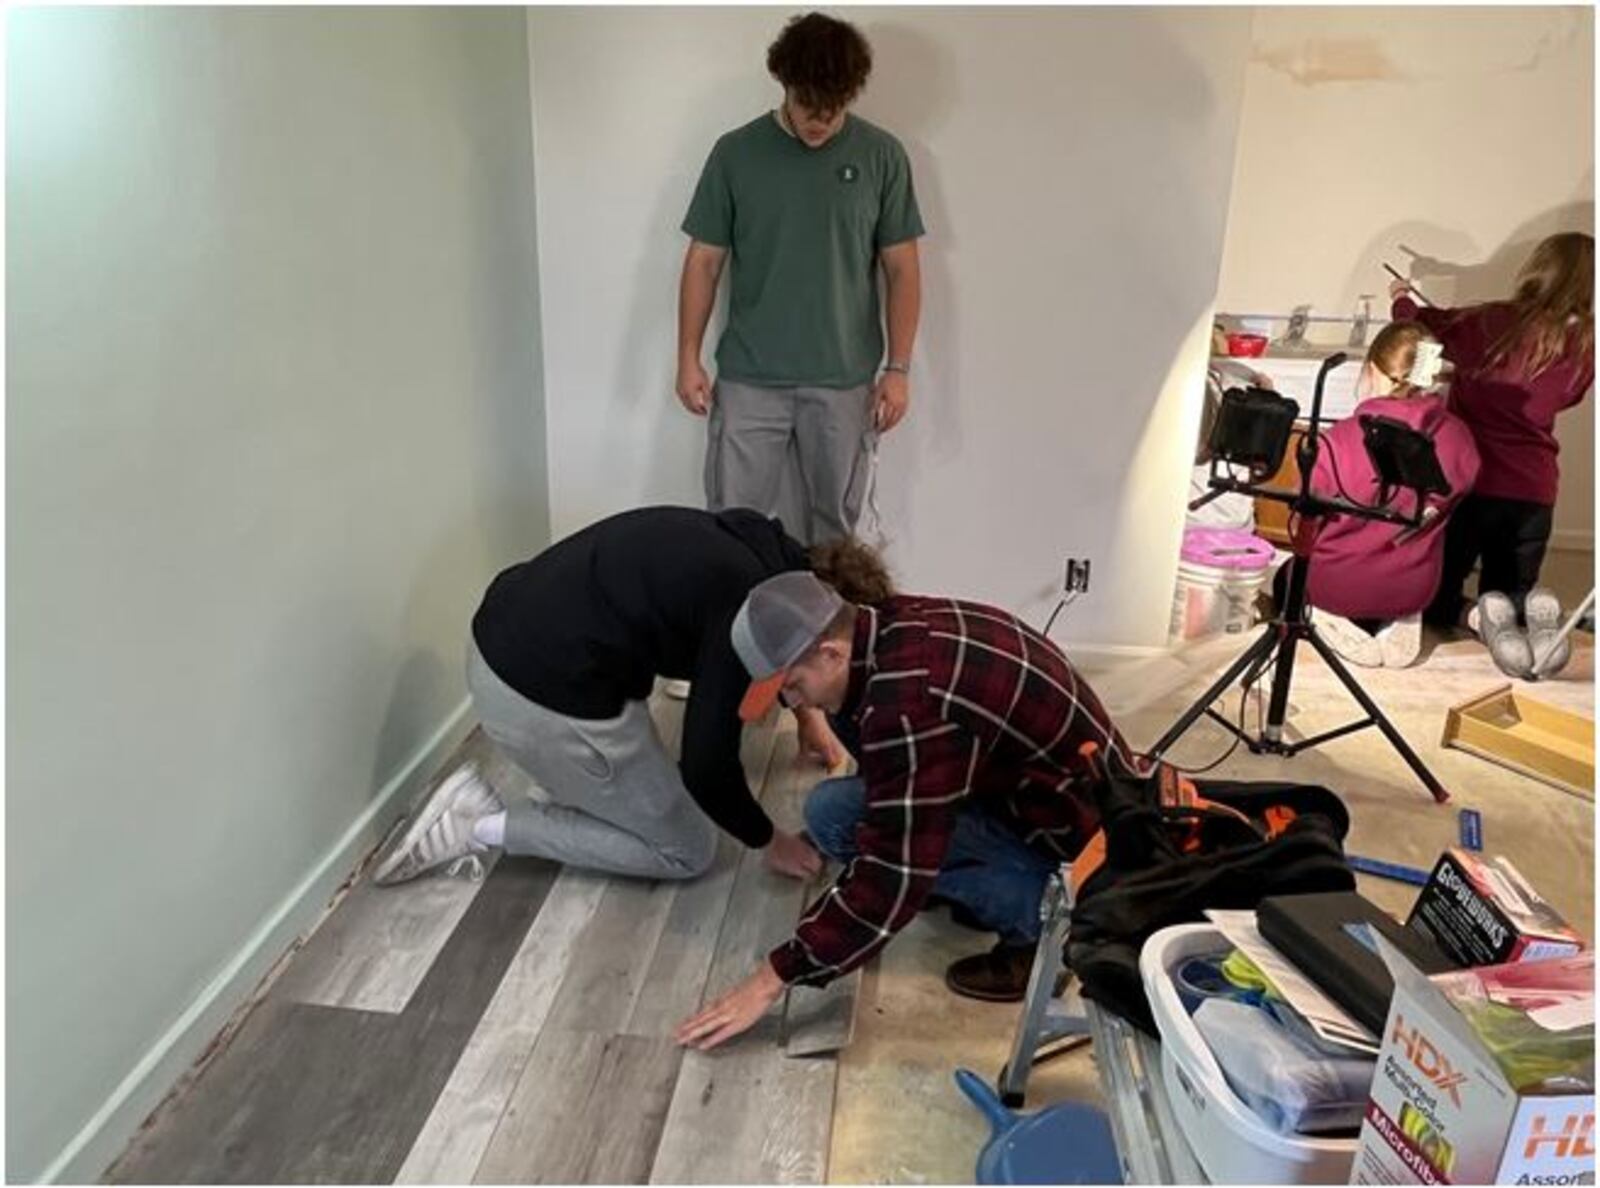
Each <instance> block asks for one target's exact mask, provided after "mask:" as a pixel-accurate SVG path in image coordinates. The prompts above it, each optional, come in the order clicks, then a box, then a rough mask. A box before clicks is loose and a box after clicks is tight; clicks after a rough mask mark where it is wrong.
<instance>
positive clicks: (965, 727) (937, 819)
mask: <svg viewBox="0 0 1600 1188" xmlns="http://www.w3.org/2000/svg"><path fill="white" fill-rule="evenodd" d="M844 712H845V713H847V714H851V715H852V716H854V718H855V720H856V722H857V724H858V725H859V727H860V731H861V750H860V759H861V773H860V774H861V776H862V778H863V779H864V780H865V781H866V785H867V798H866V799H867V807H866V816H865V817H864V818H863V820H862V823H861V825H860V827H859V828H858V830H857V833H856V842H857V845H858V847H859V852H858V855H857V857H856V858H855V860H854V861H853V862H851V864H850V866H849V867H848V868H847V869H846V870H845V871H844V873H843V874H841V875H840V877H839V879H838V881H837V882H836V883H834V885H833V887H832V888H831V889H829V890H828V891H827V892H826V893H825V894H824V895H823V896H822V898H820V899H818V900H817V902H816V903H814V904H812V905H811V907H810V908H808V909H807V910H806V912H805V914H804V915H803V916H801V918H800V923H799V925H798V927H797V928H796V930H795V935H794V937H793V939H791V940H789V941H787V942H786V943H784V944H782V945H780V946H779V947H778V948H776V949H774V950H773V951H772V953H771V955H770V960H771V962H772V966H773V968H774V969H775V970H776V971H777V973H778V976H779V977H781V978H782V979H783V980H784V981H785V982H789V983H795V982H799V983H803V984H807V985H821V984H823V983H826V982H828V981H830V980H832V979H833V978H836V977H838V976H839V975H840V974H842V973H845V972H847V971H848V970H850V969H853V968H855V967H856V966H858V965H860V964H861V963H862V962H864V961H866V960H868V959H869V958H870V957H872V955H873V954H874V953H876V952H877V951H878V950H879V949H881V948H882V947H883V946H884V945H885V944H886V943H887V942H888V940H889V938H890V937H891V936H893V935H894V934H895V933H896V932H897V931H899V930H900V929H901V928H903V927H905V925H906V924H907V923H909V922H910V920H911V918H912V917H913V916H915V915H916V914H917V911H918V909H919V908H920V907H921V906H922V901H923V900H924V899H926V898H927V896H928V892H929V891H930V890H931V888H932V886H933V880H934V877H935V876H936V875H937V874H938V872H939V866H940V864H941V863H942V862H943V860H944V856H945V852H946V851H947V850H948V849H949V845H950V836H951V830H952V828H953V825H954V821H955V813H956V810H957V809H958V808H959V807H960V805H961V803H962V801H964V800H966V799H967V798H968V797H976V798H978V799H979V800H980V801H981V802H982V804H983V807H984V810H985V811H988V812H992V813H994V814H995V815H996V816H998V817H1000V818H1001V819H1002V820H1003V821H1005V822H1006V823H1007V824H1009V825H1010V826H1011V827H1012V828H1013V829H1015V830H1016V831H1017V833H1018V834H1019V835H1021V836H1022V837H1023V839H1024V840H1025V841H1026V842H1027V843H1028V844H1029V845H1031V846H1033V847H1034V848H1035V849H1038V850H1040V851H1042V852H1043V853H1046V854H1049V855H1051V856H1053V857H1058V858H1061V859H1063V860H1065V859H1069V858H1071V857H1073V856H1074V855H1075V854H1077V852H1078V850H1079V849H1080V848H1082V846H1083V844H1084V843H1085V842H1086V841H1088V839H1089V837H1090V835H1091V834H1092V833H1093V832H1094V830H1095V828H1096V827H1097V825H1098V820H1097V817H1096V813H1095V808H1094V802H1093V797H1092V796H1091V795H1090V794H1089V791H1088V789H1087V788H1086V787H1085V786H1084V781H1086V780H1087V779H1089V778H1091V776H1090V772H1089V769H1088V766H1087V765H1086V763H1085V762H1084V760H1083V758H1082V756H1081V755H1080V754H1079V748H1080V747H1081V746H1082V745H1083V744H1084V743H1085V742H1089V741H1093V742H1096V743H1099V744H1100V745H1101V746H1102V747H1104V748H1106V749H1107V750H1112V751H1115V752H1116V753H1117V754H1119V755H1120V756H1121V757H1123V758H1124V759H1128V760H1131V756H1130V755H1129V752H1128V748H1127V744H1126V743H1125V742H1124V741H1123V739H1122V737H1121V735H1119V734H1118V733H1117V731H1116V727H1115V726H1113V725H1112V724H1111V719H1110V718H1109V717H1108V716H1107V714H1106V711H1105V709H1104V708H1103V707H1102V706H1101V704H1100V702H1099V699H1098V698H1096V697H1095V695H1094V691H1093V690H1092V689H1090V688H1089V686H1088V685H1087V684H1086V683H1084V681H1083V679H1082V678H1081V677H1079V676H1078V674H1077V673H1076V672H1075V671H1074V670H1073V668H1072V665H1071V664H1069V663H1068V662H1067V658H1066V657H1065V656H1063V655H1062V654H1061V652H1060V650H1059V649H1058V648H1057V647H1056V646H1055V645H1054V644H1052V643H1050V642H1049V641H1048V640H1047V639H1045V638H1044V637H1043V636H1042V635H1040V634H1039V633H1038V632H1037V631H1035V630H1033V628H1031V627H1029V626H1028V625H1027V624H1025V623H1023V622H1021V621H1020V620H1019V619H1017V618H1016V616H1014V615H1011V614H1009V613H1007V612H1006V611H1003V610H997V609H995V608H994V607H989V606H983V605H980V604H978V603H972V602H959V601H956V600H955V599H950V598H919V597H902V598H893V599H890V600H889V601H888V602H886V603H883V604H881V605H880V606H878V607H876V608H873V607H862V608H861V612H860V615H859V616H858V618H857V620H856V632H855V646H854V651H853V654H852V659H851V677H850V689H849V692H848V694H847V695H846V700H845V705H844Z"/></svg>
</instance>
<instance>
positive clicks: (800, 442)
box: [705, 379, 878, 545]
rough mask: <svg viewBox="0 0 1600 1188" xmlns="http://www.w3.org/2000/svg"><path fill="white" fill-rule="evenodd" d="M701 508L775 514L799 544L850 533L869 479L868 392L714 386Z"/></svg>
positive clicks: (730, 383)
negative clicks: (736, 509) (704, 505)
mask: <svg viewBox="0 0 1600 1188" xmlns="http://www.w3.org/2000/svg"><path fill="white" fill-rule="evenodd" d="M706 434H707V437H706V467H705V482H706V507H707V508H708V509H709V510H711V511H722V510H724V509H725V508H730V507H748V508H752V509H754V510H755V511H758V512H760V513H761V514H762V515H767V516H776V517H777V518H778V519H779V520H780V521H781V522H782V524H783V526H784V527H785V528H786V529H788V531H789V535H790V536H792V537H794V538H795V539H796V540H798V541H800V543H802V544H806V545H812V544H820V543H822V542H824V541H829V540H838V539H839V538H841V537H844V536H850V535H852V534H853V533H854V532H855V530H856V524H857V522H858V521H859V520H860V518H861V509H862V506H863V504H864V503H865V501H866V499H867V494H868V489H869V486H870V484H871V481H872V466H873V460H874V456H875V451H876V449H877V443H878V433H877V430H876V429H875V428H873V424H872V386H871V385H870V384H868V385H863V386H861V387H858V388H759V387H756V386H754V385H752V384H743V383H739V382H737V381H735V380H720V379H719V380H718V381H717V385H716V391H715V393H714V395H713V397H712V401H711V414H710V417H709V423H708V425H707V427H706Z"/></svg>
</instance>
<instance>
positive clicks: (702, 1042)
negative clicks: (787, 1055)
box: [673, 961, 783, 1052]
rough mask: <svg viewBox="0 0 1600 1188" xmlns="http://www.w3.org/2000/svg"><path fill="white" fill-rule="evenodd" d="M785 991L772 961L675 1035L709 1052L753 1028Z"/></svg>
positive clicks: (690, 1046) (764, 962) (687, 1021)
mask: <svg viewBox="0 0 1600 1188" xmlns="http://www.w3.org/2000/svg"><path fill="white" fill-rule="evenodd" d="M782 994H783V979H781V978H780V977H778V974H777V971H776V970H774V969H773V968H772V965H771V964H770V963H769V962H766V961H763V962H762V963H761V968H760V969H758V970H756V972H755V973H753V974H751V975H750V976H749V977H748V978H746V979H745V980H744V981H742V982H740V983H739V984H738V985H737V986H735V987H734V988H733V989H732V990H729V991H728V992H727V993H726V994H724V995H723V996H722V997H721V998H718V999H717V1000H716V1001H715V1002H713V1003H712V1004H711V1005H710V1006H708V1007H706V1008H705V1010H703V1011H701V1012H700V1013H699V1014H698V1015H696V1016H694V1017H693V1018H692V1019H687V1020H685V1021H684V1022H682V1023H680V1024H679V1025H678V1030H677V1031H676V1032H674V1033H673V1038H674V1039H675V1040H677V1041H678V1043H680V1044H682V1045H683V1046H685V1047H689V1048H694V1049H696V1050H697V1051H701V1052H705V1051H709V1050H710V1049H712V1048H715V1047H716V1046H717V1045H718V1044H720V1043H722V1042H724V1041H725V1040H730V1039H732V1038H733V1037H734V1036H736V1035H739V1034H740V1033H741V1032H745V1031H748V1030H750V1028H752V1027H754V1026H755V1025H756V1023H757V1022H758V1021H759V1020H760V1018H761V1016H762V1015H764V1014H766V1013H767V1008H768V1007H770V1006H771V1005H772V1004H773V1003H775V1002H777V1001H778V998H779V996H781V995H782Z"/></svg>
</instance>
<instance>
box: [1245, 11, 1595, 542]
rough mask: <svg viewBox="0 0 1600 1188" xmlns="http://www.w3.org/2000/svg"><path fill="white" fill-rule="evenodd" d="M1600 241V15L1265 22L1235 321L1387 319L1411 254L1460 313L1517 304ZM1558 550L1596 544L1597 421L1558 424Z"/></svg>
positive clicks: (1250, 117)
mask: <svg viewBox="0 0 1600 1188" xmlns="http://www.w3.org/2000/svg"><path fill="white" fill-rule="evenodd" d="M1562 230H1582V231H1588V232H1590V233H1591V234H1592V233H1593V231H1594V16H1593V12H1592V10H1590V9H1588V8H1579V7H1566V8H1535V7H1527V8H1370V7H1368V8H1358V7H1352V8H1260V9H1257V10H1256V18H1255V26H1254V31H1253V45H1252V49H1251V57H1250V66H1249V72H1248V74H1247V76H1246V84H1245V97H1244V110H1243V116H1242V118H1241V122H1240V132H1239V154H1238V161H1237V168H1236V171H1235V174H1234V185H1233V197H1232V202H1231V208H1230V211H1229V215H1228V234H1227V241H1226V245H1225V248H1224V252H1223V261H1222V278H1221V284H1220V289H1219V294H1218V303H1219V305H1220V306H1221V307H1222V308H1224V309H1227V310H1232V311H1237V312H1249V313H1267V312H1275V311H1277V310H1286V309H1288V308H1290V307H1292V306H1294V305H1297V304H1301V303H1304V302H1311V303H1313V304H1314V305H1315V307H1316V310H1317V312H1319V313H1331V314H1339V315H1347V314H1349V313H1351V312H1352V310H1353V309H1354V308H1355V304H1356V299H1357V297H1358V296H1359V295H1360V294H1362V293H1373V294H1376V295H1377V298H1378V299H1377V300H1375V301H1374V303H1373V304H1374V308H1375V309H1376V310H1378V311H1380V312H1386V311H1387V297H1386V294H1387V291H1388V289H1387V282H1388V279H1389V278H1388V276H1387V274H1385V273H1384V272H1383V269H1382V264H1383V262H1384V261H1385V260H1388V261H1390V262H1391V263H1393V264H1394V265H1395V266H1396V267H1399V268H1400V269H1401V270H1402V271H1404V270H1405V269H1406V267H1407V257H1406V256H1405V254H1404V253H1403V252H1401V251H1400V249H1399V246H1398V245H1399V244H1402V243H1403V244H1406V245H1407V246H1409V247H1411V248H1413V249H1415V250H1416V251H1418V252H1421V253H1424V254H1425V255H1427V256H1431V257H1435V258H1436V259H1437V261H1439V262H1440V263H1439V264H1436V265H1434V266H1431V267H1428V268H1425V269H1424V270H1423V271H1422V272H1421V273H1419V277H1420V279H1419V284H1420V285H1421V286H1422V289H1423V291H1424V292H1425V293H1427V294H1428V296H1429V297H1431V298H1433V299H1434V300H1436V301H1439V302H1441V303H1444V304H1451V303H1470V302H1473V301H1481V300H1486V299H1490V298H1496V297H1503V296H1505V295H1507V294H1508V293H1509V292H1510V289H1511V284H1512V279H1513V277H1514V276H1515V274H1516V271H1517V269H1518V267H1519V266H1520V265H1521V264H1522V262H1523V260H1524V259H1526V257H1527V255H1528V252H1529V251H1530V250H1531V249H1532V247H1533V245H1534V244H1535V243H1537V242H1538V241H1539V240H1540V239H1541V238H1543V237H1544V236H1545V235H1548V234H1550V233H1552V232H1554V231H1562ZM1559 436H1560V438H1561V441H1562V470H1563V482H1562V492H1561V502H1560V504H1559V505H1558V507H1557V510H1556V527H1557V539H1558V540H1560V541H1564V542H1566V543H1569V544H1578V543H1588V542H1590V541H1592V538H1593V532H1594V406H1593V403H1592V402H1588V403H1586V404H1585V405H1584V406H1583V407H1582V408H1580V409H1578V410H1576V411H1574V412H1572V413H1569V414H1567V415H1566V416H1565V417H1564V418H1563V419H1562V421H1561V422H1560V433H1559Z"/></svg>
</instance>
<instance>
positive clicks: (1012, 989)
mask: <svg viewBox="0 0 1600 1188" xmlns="http://www.w3.org/2000/svg"><path fill="white" fill-rule="evenodd" d="M1035 948H1036V946H1035V945H1033V944H1032V943H1029V944H1026V945H1008V944H1006V943H1005V942H1004V941H1001V942H1000V943H999V944H997V945H995V947H994V948H992V949H990V950H989V951H988V952H987V953H974V954H973V955H972V956H971V957H963V958H962V959H961V960H960V961H952V962H951V963H950V967H949V968H948V969H946V970H945V971H944V984H945V985H946V986H949V987H950V989H951V990H952V991H954V992H955V993H957V994H959V995H961V997H963V998H979V999H982V1000H983V1001H984V1002H1021V1001H1022V999H1023V996H1024V995H1025V994H1026V993H1027V991H1028V975H1029V974H1031V973H1032V972H1033V953H1034V949H1035ZM1065 977H1066V971H1065V970H1063V971H1062V975H1061V976H1060V977H1058V978H1057V979H1056V987H1055V989H1056V992H1057V993H1060V990H1061V988H1062V985H1063V983H1064V981H1065Z"/></svg>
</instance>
